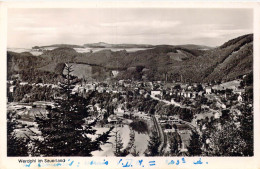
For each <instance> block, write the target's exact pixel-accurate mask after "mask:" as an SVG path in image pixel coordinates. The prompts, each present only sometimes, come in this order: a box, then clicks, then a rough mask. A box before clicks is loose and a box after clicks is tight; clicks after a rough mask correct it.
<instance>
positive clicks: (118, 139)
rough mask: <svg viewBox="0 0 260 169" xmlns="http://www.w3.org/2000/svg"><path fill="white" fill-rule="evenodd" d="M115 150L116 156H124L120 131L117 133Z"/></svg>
mask: <svg viewBox="0 0 260 169" xmlns="http://www.w3.org/2000/svg"><path fill="white" fill-rule="evenodd" d="M114 133H115V150H114V154H115V156H117V157H119V156H122V154H123V141H122V138H121V134H120V133H119V131H118V130H117V131H115V132H114Z"/></svg>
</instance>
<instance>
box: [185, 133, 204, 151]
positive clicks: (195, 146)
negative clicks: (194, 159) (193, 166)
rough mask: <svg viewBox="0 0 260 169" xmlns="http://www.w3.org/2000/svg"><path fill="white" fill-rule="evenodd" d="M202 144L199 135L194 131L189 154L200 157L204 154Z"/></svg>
mask: <svg viewBox="0 0 260 169" xmlns="http://www.w3.org/2000/svg"><path fill="white" fill-rule="evenodd" d="M201 147H202V142H201V139H200V136H199V134H198V133H197V132H196V131H193V130H192V133H191V138H190V144H189V146H188V152H189V154H190V155H191V156H199V155H201V154H202V149H201Z"/></svg>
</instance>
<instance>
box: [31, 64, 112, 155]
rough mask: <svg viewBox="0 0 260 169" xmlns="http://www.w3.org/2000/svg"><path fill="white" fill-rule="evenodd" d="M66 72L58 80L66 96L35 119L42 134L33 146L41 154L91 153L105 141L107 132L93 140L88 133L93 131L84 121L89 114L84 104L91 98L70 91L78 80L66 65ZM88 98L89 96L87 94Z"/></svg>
mask: <svg viewBox="0 0 260 169" xmlns="http://www.w3.org/2000/svg"><path fill="white" fill-rule="evenodd" d="M65 70H66V71H67V72H66V75H65V76H64V82H63V83H61V85H60V87H61V93H63V94H65V95H66V99H62V100H57V102H56V105H55V108H51V107H49V108H48V111H49V113H48V114H47V116H44V115H42V116H41V117H37V118H36V122H37V123H38V128H39V130H40V131H41V133H42V135H41V136H42V137H43V141H40V140H38V142H37V144H36V147H35V148H36V149H37V151H38V152H39V154H35V155H42V156H91V152H92V151H95V150H101V149H100V145H101V144H104V143H106V142H107V141H108V137H109V133H110V132H111V130H112V128H111V129H110V130H108V131H107V132H105V133H103V134H101V135H100V136H99V137H98V138H96V140H94V141H93V140H92V139H91V138H90V137H88V136H87V135H89V134H90V135H95V133H96V130H94V129H93V128H92V127H93V126H94V125H95V124H96V120H95V121H94V122H93V123H91V124H86V121H85V119H86V118H87V117H88V116H89V114H88V108H87V106H88V105H89V103H90V98H83V97H80V96H78V95H77V94H71V91H72V89H73V86H74V85H75V83H77V81H76V80H75V79H76V78H75V77H73V76H72V75H71V72H72V71H73V70H72V69H71V66H69V65H67V64H66V66H65ZM90 97H91V96H90Z"/></svg>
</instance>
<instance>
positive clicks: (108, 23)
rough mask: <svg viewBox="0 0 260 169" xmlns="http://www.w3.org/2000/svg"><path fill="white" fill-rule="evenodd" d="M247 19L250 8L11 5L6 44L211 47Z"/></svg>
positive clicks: (245, 29)
mask: <svg viewBox="0 0 260 169" xmlns="http://www.w3.org/2000/svg"><path fill="white" fill-rule="evenodd" d="M252 18H253V13H252V10H250V9H243V10H242V9H228V10H227V9H211V10H209V9H170V8H169V9H159V8H158V9H11V10H9V12H8V46H9V47H32V46H35V45H49V44H53V43H70V44H84V43H93V42H99V41H104V42H108V43H146V44H186V43H198V44H204V45H211V46H216V45H220V44H221V43H224V42H225V41H227V40H229V39H228V38H234V37H236V36H239V35H242V34H246V33H251V32H252V30H253V28H252V27H253V26H252V22H253V20H252ZM17 37H19V39H23V40H21V41H20V40H17Z"/></svg>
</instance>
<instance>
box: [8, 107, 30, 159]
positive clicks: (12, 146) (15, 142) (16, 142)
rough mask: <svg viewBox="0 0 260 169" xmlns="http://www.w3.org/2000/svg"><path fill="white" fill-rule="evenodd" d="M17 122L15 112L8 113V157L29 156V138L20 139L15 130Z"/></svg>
mask: <svg viewBox="0 0 260 169" xmlns="http://www.w3.org/2000/svg"><path fill="white" fill-rule="evenodd" d="M16 125H17V122H16V119H15V117H14V113H13V112H8V113H7V156H29V154H28V142H29V139H28V138H24V139H22V138H18V137H17V136H16V135H15V133H14V129H15V128H16Z"/></svg>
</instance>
